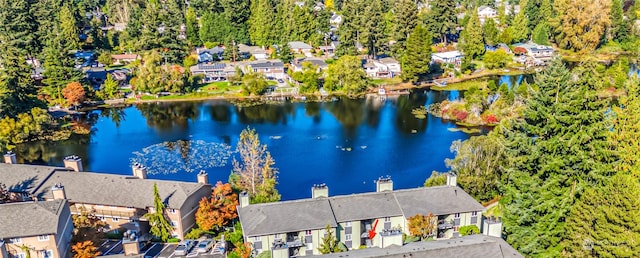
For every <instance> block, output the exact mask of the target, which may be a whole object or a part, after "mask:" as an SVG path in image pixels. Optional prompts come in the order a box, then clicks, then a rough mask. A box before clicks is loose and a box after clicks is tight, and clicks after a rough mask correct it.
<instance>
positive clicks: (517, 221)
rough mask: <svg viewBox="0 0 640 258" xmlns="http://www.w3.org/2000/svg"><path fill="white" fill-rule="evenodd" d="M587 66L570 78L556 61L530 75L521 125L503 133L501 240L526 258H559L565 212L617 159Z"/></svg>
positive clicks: (598, 181)
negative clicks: (531, 87)
mask: <svg viewBox="0 0 640 258" xmlns="http://www.w3.org/2000/svg"><path fill="white" fill-rule="evenodd" d="M595 78H596V76H594V75H593V67H585V68H580V69H577V70H576V72H575V76H574V74H572V73H571V72H569V70H568V69H567V68H566V67H564V65H563V64H562V61H561V60H560V59H559V58H557V59H554V60H553V61H552V63H551V65H550V66H549V67H548V68H547V70H546V71H544V72H542V73H540V74H538V76H536V79H535V80H536V85H537V86H538V90H537V91H534V92H532V93H531V97H530V98H529V99H528V100H527V107H526V109H525V110H524V112H523V118H522V119H520V120H517V121H514V122H511V123H510V124H508V125H507V126H506V127H505V128H503V131H502V132H503V134H504V138H505V151H506V156H507V157H509V160H507V161H506V162H505V171H506V173H507V174H506V176H505V177H504V178H503V185H504V195H503V198H502V199H501V203H502V204H503V206H504V210H503V212H504V216H503V223H504V229H505V232H506V233H507V241H508V242H509V243H510V244H512V246H513V247H515V248H516V249H517V250H519V251H520V252H522V253H523V254H525V255H528V256H545V257H546V256H549V257H557V256H560V254H561V251H562V248H561V245H560V243H561V241H562V240H563V239H565V238H566V233H567V232H566V229H567V228H566V224H565V221H567V219H568V216H569V211H570V210H571V209H572V207H573V205H574V202H575V200H576V199H577V197H579V196H580V195H581V193H582V189H585V187H588V186H589V185H597V184H598V183H601V182H603V180H604V178H606V176H608V175H610V174H611V170H612V168H611V166H610V164H611V163H612V162H615V157H614V156H613V153H612V152H611V151H610V150H611V149H612V148H611V145H610V143H609V141H608V139H607V136H608V133H609V129H608V128H607V126H606V124H604V123H603V121H604V120H605V119H606V118H605V112H604V109H605V107H606V105H605V102H604V101H603V100H601V99H600V98H598V97H597V95H596V90H595V88H596V87H595V86H596V79H595Z"/></svg>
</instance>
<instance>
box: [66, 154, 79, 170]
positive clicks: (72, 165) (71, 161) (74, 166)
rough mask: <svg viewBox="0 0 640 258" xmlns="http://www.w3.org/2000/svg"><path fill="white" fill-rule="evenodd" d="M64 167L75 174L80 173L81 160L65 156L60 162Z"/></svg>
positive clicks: (74, 156)
mask: <svg viewBox="0 0 640 258" xmlns="http://www.w3.org/2000/svg"><path fill="white" fill-rule="evenodd" d="M62 161H63V162H64V167H65V168H68V169H71V170H73V171H75V172H82V159H81V158H80V157H78V156H76V155H71V156H67V157H66V158H64V159H63V160H62Z"/></svg>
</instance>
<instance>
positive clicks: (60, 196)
mask: <svg viewBox="0 0 640 258" xmlns="http://www.w3.org/2000/svg"><path fill="white" fill-rule="evenodd" d="M51 193H52V194H53V199H54V200H64V199H67V193H66V192H65V191H64V186H63V185H62V184H61V183H57V184H55V185H54V186H52V187H51Z"/></svg>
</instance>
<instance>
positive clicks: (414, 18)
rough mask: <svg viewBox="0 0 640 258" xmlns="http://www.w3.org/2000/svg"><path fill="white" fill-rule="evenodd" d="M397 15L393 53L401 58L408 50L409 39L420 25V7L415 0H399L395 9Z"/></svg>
mask: <svg viewBox="0 0 640 258" xmlns="http://www.w3.org/2000/svg"><path fill="white" fill-rule="evenodd" d="M393 13H394V14H395V19H394V23H395V30H394V36H393V39H394V40H395V44H394V45H393V49H394V50H393V52H394V54H395V56H396V57H401V56H402V55H403V54H404V50H405V48H406V46H405V42H406V41H407V37H408V36H409V34H410V33H411V32H412V31H413V28H415V27H416V25H418V7H417V6H416V3H415V1H413V0H398V1H396V4H395V6H394V9H393Z"/></svg>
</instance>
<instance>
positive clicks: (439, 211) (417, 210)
mask: <svg viewBox="0 0 640 258" xmlns="http://www.w3.org/2000/svg"><path fill="white" fill-rule="evenodd" d="M394 195H395V196H396V199H397V200H398V204H399V205H400V208H401V209H402V211H403V212H404V215H405V216H406V217H412V216H413V215H416V214H423V215H426V214H428V213H429V212H431V213H433V214H434V215H445V214H453V213H460V212H471V211H482V210H484V207H483V206H482V205H481V204H480V203H478V202H477V201H476V200H475V199H473V197H471V196H470V195H469V194H467V193H466V192H465V191H464V190H462V189H461V188H460V187H457V186H446V185H445V186H434V187H421V188H414V189H407V190H397V191H394Z"/></svg>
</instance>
